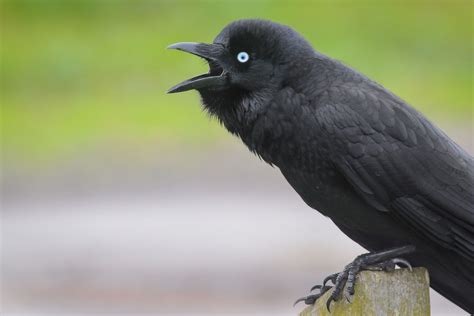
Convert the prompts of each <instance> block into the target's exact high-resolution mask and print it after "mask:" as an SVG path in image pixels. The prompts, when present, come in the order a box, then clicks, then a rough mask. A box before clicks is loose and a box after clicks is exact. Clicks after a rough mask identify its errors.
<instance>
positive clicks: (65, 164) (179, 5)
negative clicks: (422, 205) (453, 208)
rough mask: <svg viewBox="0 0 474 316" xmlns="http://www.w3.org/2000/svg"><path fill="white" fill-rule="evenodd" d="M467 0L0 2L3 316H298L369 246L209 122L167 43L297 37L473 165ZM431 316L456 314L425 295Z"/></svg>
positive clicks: (186, 69) (188, 61)
mask: <svg viewBox="0 0 474 316" xmlns="http://www.w3.org/2000/svg"><path fill="white" fill-rule="evenodd" d="M472 9H473V6H472V2H470V1H449V2H448V1H446V2H444V1H436V2H424V1H414V2H398V1H397V2H391V1H384V2H371V1H359V2H346V1H338V2H336V3H333V2H328V1H319V2H307V1H302V2H292V3H289V2H282V1H276V2H274V1H257V2H246V1H243V2H236V1H177V2H172V1H151V0H149V1H106V0H97V1H92V0H90V1H79V0H75V1H70V2H61V1H33V0H32V1H24V0H22V1H13V0H11V1H2V3H1V9H0V13H1V38H0V41H1V46H0V52H1V68H0V71H1V86H0V88H1V107H2V108H1V110H2V112H1V131H2V133H1V145H2V148H1V149H2V155H1V158H2V169H1V185H2V186H1V234H0V237H1V279H0V281H1V303H0V305H1V312H2V314H4V315H12V314H26V315H39V314H43V315H50V314H62V315H65V314H82V315H83V314H88V315H94V314H102V313H113V314H115V313H121V314H140V313H143V314H166V315H168V314H173V315H200V314H202V315H209V314H216V315H218V314H219V315H223V314H231V315H295V314H297V313H298V312H299V311H300V310H302V308H303V306H297V307H296V308H293V307H292V303H293V301H294V300H295V299H296V298H297V297H299V296H302V295H305V294H307V291H308V290H309V288H310V287H311V286H312V285H314V284H316V283H319V282H320V281H321V280H322V278H324V277H325V276H326V275H328V274H330V273H333V272H336V271H337V270H340V269H342V267H343V266H344V265H345V264H347V263H348V262H349V261H351V260H352V259H353V258H354V257H355V256H356V255H358V254H360V253H362V252H364V250H363V249H362V248H361V247H359V246H358V245H356V244H355V243H353V242H352V241H351V240H349V239H348V238H347V237H345V236H344V235H343V234H342V233H341V232H339V231H338V230H337V228H335V226H334V225H333V224H332V223H331V222H330V221H329V220H328V219H327V218H324V217H323V216H322V215H320V214H319V213H318V212H316V211H315V210H312V209H310V208H309V207H307V206H306V205H305V204H304V203H303V201H302V200H301V199H300V198H299V197H298V196H297V194H296V193H295V192H293V190H292V189H291V188H290V186H289V185H288V184H287V183H286V181H285V180H284V179H283V177H282V176H281V174H280V173H279V171H278V170H277V169H274V168H271V167H269V166H267V165H265V164H264V163H263V162H261V161H259V159H258V158H256V157H254V156H252V155H251V154H250V153H248V152H247V150H246V149H245V148H244V146H243V145H242V144H241V143H240V141H239V140H237V139H236V138H234V137H231V136H230V135H228V134H227V133H226V132H225V131H224V130H223V129H222V128H221V127H220V126H218V124H217V123H216V122H214V121H210V120H209V119H208V118H207V116H206V115H205V114H204V113H201V110H200V107H199V98H198V96H197V94H195V93H188V94H181V95H166V94H165V91H166V89H167V88H169V87H170V86H172V85H173V84H175V83H177V82H179V81H181V80H184V79H186V78H188V77H190V76H192V75H195V74H199V73H200V72H203V70H204V69H206V66H205V65H203V64H202V63H200V62H199V61H198V60H196V59H195V58H188V57H189V56H186V55H182V54H179V53H176V52H172V51H166V50H165V49H164V48H165V47H166V46H167V45H168V44H170V43H173V42H178V41H211V40H212V38H213V37H214V36H215V35H216V34H217V33H218V32H219V30H220V29H221V28H222V27H223V26H224V25H225V24H226V23H228V22H230V21H232V20H234V19H237V18H243V17H262V18H269V19H273V20H276V21H279V22H282V23H285V24H289V25H292V26H293V27H294V28H296V29H297V30H298V31H300V32H301V33H302V34H303V35H304V36H306V38H308V40H310V41H311V42H312V43H313V44H314V45H315V47H316V48H318V49H319V50H321V51H322V52H324V53H327V54H329V55H331V56H332V57H335V58H338V59H340V60H343V61H344V62H346V63H347V64H349V65H351V66H354V67H355V68H357V69H359V70H360V71H362V72H364V73H365V74H367V75H369V76H370V77H371V78H373V79H375V80H377V81H379V82H380V83H382V84H383V85H385V86H386V87H387V88H389V89H390V90H392V91H393V92H395V93H396V94H398V95H399V96H401V97H402V98H404V99H405V100H407V101H408V102H409V103H411V104H413V105H414V106H415V107H417V108H418V109H420V110H421V111H422V112H424V113H425V114H427V115H428V117H429V118H431V119H432V120H433V121H435V122H436V124H438V125H439V126H441V127H442V128H443V129H444V130H445V131H446V132H447V133H448V134H449V135H451V136H452V138H454V139H455V140H456V141H457V142H458V143H459V144H461V145H462V146H463V147H464V148H466V149H468V150H469V151H470V152H471V153H473V152H474V145H473V138H472V135H473V130H472V119H473V117H472V115H473V111H472V110H473V109H472V66H473V63H472V53H473V48H472V38H473V36H472V35H473V34H472ZM431 298H432V314H433V315H462V314H463V313H462V312H461V310H460V309H459V308H457V307H456V306H454V305H453V304H451V303H449V302H447V301H446V300H445V299H444V298H442V297H440V296H439V295H437V294H436V293H434V292H433V293H432V296H431Z"/></svg>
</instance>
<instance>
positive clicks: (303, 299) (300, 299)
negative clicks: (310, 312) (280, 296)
mask: <svg viewBox="0 0 474 316" xmlns="http://www.w3.org/2000/svg"><path fill="white" fill-rule="evenodd" d="M305 300H306V296H303V297H300V298H299V299H297V300H296V301H295V302H294V303H293V307H295V306H296V304H298V303H299V302H304V301H305Z"/></svg>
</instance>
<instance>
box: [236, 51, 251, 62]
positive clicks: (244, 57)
mask: <svg viewBox="0 0 474 316" xmlns="http://www.w3.org/2000/svg"><path fill="white" fill-rule="evenodd" d="M249 59H250V56H249V54H248V53H247V52H240V53H238V54H237V60H238V61H239V63H246V62H247V61H248V60H249Z"/></svg>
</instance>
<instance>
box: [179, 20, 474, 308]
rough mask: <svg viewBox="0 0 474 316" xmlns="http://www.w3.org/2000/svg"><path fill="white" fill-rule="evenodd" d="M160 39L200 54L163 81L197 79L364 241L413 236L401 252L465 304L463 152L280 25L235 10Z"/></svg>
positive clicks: (207, 95) (473, 300) (469, 300)
mask: <svg viewBox="0 0 474 316" xmlns="http://www.w3.org/2000/svg"><path fill="white" fill-rule="evenodd" d="M171 48H175V49H180V50H183V51H187V52H191V53H193V54H196V55H198V56H201V57H203V58H205V59H206V60H208V61H209V64H210V72H209V74H206V75H201V76H198V77H195V78H193V79H190V80H188V81H185V82H184V83H182V84H179V85H177V86H175V87H174V88H172V89H171V90H170V92H179V91H185V90H189V89H197V90H198V91H199V92H200V94H201V97H202V102H203V105H204V107H205V109H206V110H207V111H208V112H209V113H211V114H212V115H214V116H215V117H217V119H218V120H219V121H220V122H222V124H223V125H224V126H225V127H226V128H227V129H228V130H229V131H230V132H231V133H233V134H235V135H238V136H239V137H240V138H241V139H242V140H243V142H244V143H245V144H246V145H247V146H248V148H249V149H250V150H251V151H252V152H254V153H256V154H257V155H259V156H261V157H262V158H263V159H264V160H265V161H266V162H268V163H270V164H272V165H274V166H276V167H278V168H279V169H280V170H281V172H282V174H283V175H284V177H285V178H286V179H287V180H288V182H289V183H290V184H291V186H292V187H293V188H294V189H295V190H296V191H297V192H298V194H299V195H300V196H301V197H302V198H303V200H304V201H305V202H306V203H307V204H308V205H309V206H311V207H312V208H314V209H316V210H318V211H319V212H321V213H323V214H324V215H326V216H328V217H329V218H331V220H332V221H333V222H334V223H335V224H336V225H337V226H338V227H339V228H340V229H341V231H343V232H344V233H345V234H347V235H348V236H349V237H350V238H352V239H353V240H354V241H356V242H357V243H359V244H360V245H362V246H363V247H365V248H366V249H368V250H369V251H379V250H383V249H387V248H391V247H399V246H406V245H413V246H415V247H416V251H415V252H414V253H412V254H409V255H407V256H406V258H407V259H409V261H410V262H411V263H412V264H413V265H415V266H425V267H427V268H428V269H429V272H430V278H431V286H432V287H433V288H434V289H435V290H436V291H438V292H439V293H441V294H442V295H444V296H445V297H447V298H448V299H450V300H451V301H453V302H454V303H456V304H457V305H459V306H461V307H462V308H464V309H465V310H466V311H468V312H470V313H473V312H474V159H473V157H472V156H470V155H469V154H468V153H467V152H466V151H464V150H463V149H462V148H461V147H460V146H458V145H457V144H456V143H455V142H454V141H453V140H451V139H450V138H449V137H448V136H447V135H446V134H445V133H443V131H441V130H440V129H439V128H438V127H436V126H435V125H434V124H433V123H431V122H430V121H429V120H428V119H427V118H425V117H424V116H423V115H422V114H420V113H419V112H417V111H416V110H415V109H414V108H412V107H411V106H410V105H408V104H407V103H406V102H404V101H403V100H401V99H400V98H398V97H397V96H395V95H394V94H392V93H391V92H389V91H388V90H386V89H385V88H384V87H382V86H380V85H379V84H377V83H375V82H374V81H372V80H370V79H368V78H367V77H365V76H364V75H362V74H360V73H359V72H357V71H355V70H353V69H351V68H349V67H347V66H345V65H343V64H342V63H340V62H338V61H336V60H333V59H331V58H329V57H327V56H325V55H323V54H321V53H319V52H317V51H315V50H314V49H313V48H312V47H311V45H310V44H309V43H308V42H307V41H306V40H304V39H303V38H302V37H301V36H300V35H298V34H297V33H296V32H295V31H293V30H292V29H291V28H289V27H287V26H283V25H280V24H277V23H273V22H269V21H262V20H240V21H236V22H233V23H231V24H229V25H228V26H226V27H225V28H224V30H223V31H222V32H221V33H220V34H219V35H218V36H217V38H216V39H215V41H214V43H213V44H197V43H179V44H175V45H174V46H171ZM242 52H243V53H246V54H247V55H248V57H249V59H248V61H246V62H242V61H241V60H239V59H237V58H236V56H237V55H238V54H239V53H242ZM242 56H244V57H245V54H244V55H241V57H242Z"/></svg>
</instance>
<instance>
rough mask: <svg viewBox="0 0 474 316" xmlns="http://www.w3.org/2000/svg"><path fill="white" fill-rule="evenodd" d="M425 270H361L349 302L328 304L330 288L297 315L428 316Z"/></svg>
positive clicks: (427, 280)
mask: <svg viewBox="0 0 474 316" xmlns="http://www.w3.org/2000/svg"><path fill="white" fill-rule="evenodd" d="M429 283H430V282H429V276H428V272H427V270H426V269H425V268H415V269H413V272H410V270H408V269H397V270H395V271H393V272H383V271H363V272H361V273H359V274H358V275H357V279H356V284H355V294H354V296H353V297H352V299H351V301H352V303H349V302H348V301H347V300H346V299H345V298H344V297H342V299H341V300H339V301H338V302H332V303H331V313H330V312H328V310H327V308H326V301H327V299H328V297H329V295H330V294H331V292H332V289H331V290H329V291H327V292H326V293H324V295H323V296H322V297H320V298H319V299H318V300H317V301H316V303H315V304H314V305H313V306H308V307H307V308H306V309H305V310H303V312H301V314H300V316H329V315H331V316H338V315H344V316H346V315H361V316H370V315H394V316H395V315H416V316H429V315H430V292H429V289H430V285H429Z"/></svg>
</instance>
